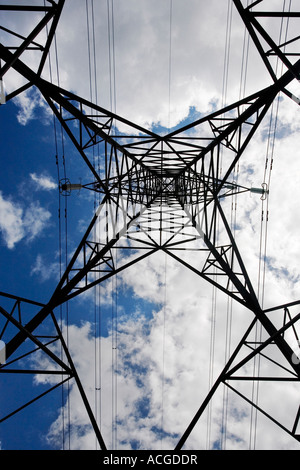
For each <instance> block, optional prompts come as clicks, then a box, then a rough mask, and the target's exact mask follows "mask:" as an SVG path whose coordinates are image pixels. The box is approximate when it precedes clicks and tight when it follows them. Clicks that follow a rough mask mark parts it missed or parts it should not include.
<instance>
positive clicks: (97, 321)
mask: <svg viewBox="0 0 300 470" xmlns="http://www.w3.org/2000/svg"><path fill="white" fill-rule="evenodd" d="M89 5H90V6H89ZM85 6H86V29H87V49H88V71H89V88H90V101H91V103H94V104H96V105H98V75H97V50H96V33H95V8H94V0H86V4H85ZM90 113H91V116H92V119H94V120H97V116H96V115H95V112H94V110H93V109H92V108H91V110H90ZM92 152H93V156H92V158H93V167H94V168H95V169H96V170H98V171H99V172H100V146H99V143H96V142H94V145H93V146H92ZM100 203H101V200H100V195H99V194H98V193H97V192H96V191H95V192H94V212H95V211H96V210H97V208H98V206H99V205H100ZM98 237H99V234H98V229H97V226H94V228H93V239H94V241H95V243H97V242H100V239H99V240H98ZM96 276H97V274H96V273H95V277H96ZM101 323H102V314H101V283H99V284H98V285H97V286H95V287H94V402H95V405H94V407H95V418H96V420H97V422H98V424H99V427H100V428H101V415H102V341H101ZM95 447H96V449H97V448H98V440H97V438H96V436H95Z"/></svg>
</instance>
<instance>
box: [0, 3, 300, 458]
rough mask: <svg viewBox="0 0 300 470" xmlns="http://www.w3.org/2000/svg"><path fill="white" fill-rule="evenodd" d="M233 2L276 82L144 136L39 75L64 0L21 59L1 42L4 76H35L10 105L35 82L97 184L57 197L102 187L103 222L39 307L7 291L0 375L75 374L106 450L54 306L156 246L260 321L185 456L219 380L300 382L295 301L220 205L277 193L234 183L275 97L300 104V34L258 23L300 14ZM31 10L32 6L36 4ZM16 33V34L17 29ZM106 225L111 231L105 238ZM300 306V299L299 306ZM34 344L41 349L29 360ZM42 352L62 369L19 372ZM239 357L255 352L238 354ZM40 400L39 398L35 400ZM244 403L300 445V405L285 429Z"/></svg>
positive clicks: (98, 219)
mask: <svg viewBox="0 0 300 470" xmlns="http://www.w3.org/2000/svg"><path fill="white" fill-rule="evenodd" d="M233 1H234V4H235V6H236V8H237V10H238V11H239V13H240V15H241V17H242V19H243V21H244V22H245V25H246V27H247V29H248V30H249V33H250V35H251V37H252V39H253V40H254V43H255V45H256V46H257V48H258V50H259V52H260V54H261V56H262V59H263V61H264V62H265V64H266V66H267V68H268V70H269V72H270V74H271V77H272V79H273V84H272V85H270V86H269V87H267V88H265V89H263V90H260V91H258V92H256V93H254V94H252V95H251V96H248V97H246V98H243V99H240V100H239V101H237V102H235V103H233V104H231V105H228V106H226V107H224V108H223V109H220V110H217V111H214V112H213V113H211V114H209V115H208V116H205V117H201V118H200V119H198V120H196V121H195V122H193V123H191V124H189V125H187V126H184V127H182V128H180V129H178V130H176V131H173V132H170V133H169V134H167V135H164V136H161V135H158V134H157V133H155V132H151V131H149V130H147V129H144V128H143V127H141V126H139V125H137V124H135V123H133V122H130V121H128V120H126V119H124V118H122V117H120V116H118V115H116V114H114V113H112V112H110V111H108V110H106V109H103V108H102V107H100V106H98V105H96V104H94V103H92V102H90V101H88V100H86V99H83V98H81V97H79V96H77V95H75V94H74V93H71V92H69V91H68V90H64V89H62V88H61V87H59V86H56V85H54V84H52V83H50V82H49V81H47V80H45V79H43V78H42V75H41V72H42V69H43V66H44V63H45V59H46V55H47V53H48V51H49V48H50V44H51V42H52V40H53V37H54V32H55V27H56V25H57V23H58V20H59V16H60V13H61V10H62V7H63V3H64V2H63V1H59V2H57V3H55V2H50V4H51V5H50V6H49V7H48V8H47V9H44V10H43V11H44V13H45V16H44V17H43V20H42V21H41V22H40V23H39V24H38V25H37V27H36V28H35V29H34V30H33V31H32V33H31V34H30V35H29V36H28V37H27V38H25V37H23V38H22V43H21V45H20V46H19V47H17V48H16V51H15V52H12V51H11V50H10V48H9V47H7V46H4V45H2V44H1V45H0V58H1V60H3V61H4V62H5V65H4V66H3V67H2V69H1V76H0V78H1V79H2V78H3V77H4V75H5V73H6V72H7V71H8V70H9V69H10V68H13V69H14V71H16V72H17V73H19V74H20V75H21V76H22V77H23V78H24V79H25V80H26V84H25V85H23V86H22V87H21V88H19V89H17V90H16V91H15V92H13V93H11V95H10V96H7V97H6V100H9V99H11V98H13V97H14V96H16V95H17V94H18V93H20V92H22V91H24V90H25V89H27V88H28V87H30V86H34V87H36V89H37V90H39V92H40V93H41V95H42V97H43V98H44V99H45V101H46V102H47V103H48V105H49V107H50V109H51V110H52V112H53V114H54V115H55V116H56V118H57V120H58V121H59V123H60V125H61V126H62V128H63V129H64V131H65V133H66V134H67V135H68V137H69V138H70V140H71V142H72V143H73V144H74V146H75V148H76V149H77V151H78V154H79V155H80V157H81V158H82V159H83V161H84V162H85V164H86V165H87V167H88V168H89V170H90V175H91V179H90V181H88V182H85V183H80V184H74V183H72V182H70V181H68V180H63V181H61V186H60V191H61V192H62V194H69V193H71V192H72V191H73V190H75V189H78V188H85V189H87V190H91V191H95V192H97V193H98V194H99V200H100V204H99V207H98V208H97V210H96V212H95V214H94V217H93V218H92V220H91V222H90V224H89V226H88V228H87V230H86V232H85V234H84V236H83V237H82V240H81V242H80V243H79V245H78V247H77V249H76V250H75V252H74V254H73V256H72V259H71V260H70V262H69V264H68V266H67V268H66V270H65V272H64V274H63V275H62V277H61V279H60V281H59V283H58V285H57V286H56V288H55V290H54V292H53V295H52V296H51V298H50V300H49V301H48V302H45V304H41V303H38V302H35V301H32V300H29V299H24V298H21V297H18V296H15V295H13V294H7V293H1V296H2V298H3V299H6V301H9V300H10V301H12V306H11V307H10V309H9V310H8V309H7V308H4V306H1V307H0V312H1V315H2V317H3V319H4V320H5V322H4V326H3V328H2V332H1V338H2V339H3V341H5V359H6V361H5V363H4V364H2V365H1V367H0V371H1V373H13V372H15V373H17V372H19V373H35V374H37V373H47V374H51V373H52V374H56V375H57V374H61V375H63V376H65V378H64V379H63V380H61V381H60V382H59V383H57V384H56V385H55V386H54V387H52V388H51V389H50V390H49V391H51V390H52V389H54V388H57V387H58V386H60V385H62V384H63V383H65V381H68V380H70V379H71V378H73V379H74V380H75V381H76V384H77V386H78V389H79V392H80V394H81V396H82V399H83V402H84V405H85V407H86V410H87V413H88V415H89V418H90V421H91V424H92V426H93V429H94V431H95V434H96V437H97V439H98V442H99V445H100V447H101V449H106V444H105V442H104V439H103V436H102V434H101V430H100V429H99V427H98V424H97V421H96V419H95V417H94V415H93V411H92V409H91V406H90V404H89V402H88V399H87V396H86V394H85V391H84V388H83V387H82V384H81V381H80V378H79V376H78V374H77V371H76V367H75V365H74V363H73V361H72V357H71V355H70V353H69V351H68V348H67V345H66V342H65V340H64V337H63V335H62V332H61V330H60V327H59V325H58V322H57V319H56V317H55V314H54V311H55V309H57V308H58V307H59V306H61V305H63V304H64V303H66V302H67V301H69V300H71V299H72V298H74V297H77V296H79V295H81V294H83V293H84V292H86V291H87V290H88V289H91V288H92V287H94V286H96V285H99V284H100V283H102V282H104V281H105V280H107V279H109V278H110V277H112V276H114V275H116V274H117V273H119V272H121V271H123V270H125V269H126V268H128V267H129V266H131V265H132V264H135V263H137V262H139V261H140V260H142V259H144V258H146V257H148V256H150V255H152V254H153V253H156V252H158V251H162V252H164V253H166V254H167V255H169V256H171V257H172V258H173V259H175V260H177V261H178V262H179V263H181V264H182V265H184V266H185V267H186V268H187V269H190V270H192V271H193V272H194V273H195V274H197V275H198V276H199V277H200V278H202V279H204V280H206V281H207V282H208V283H210V284H211V285H213V286H214V287H216V288H218V289H220V290H221V291H222V292H223V293H224V294H226V295H227V296H228V297H230V298H232V299H234V300H235V301H236V302H238V303H239V304H241V305H242V306H243V307H244V308H246V309H248V310H249V311H251V312H252V314H253V321H252V322H251V323H250V325H249V327H248V328H247V329H246V330H245V331H244V332H243V334H242V336H241V339H240V341H239V343H238V344H237V346H236V349H235V350H234V351H233V353H232V354H231V356H230V358H229V360H228V361H227V363H226V365H225V367H224V369H223V370H222V372H221V373H220V375H219V377H218V378H217V379H216V381H215V383H214V384H213V386H212V388H211V390H210V391H209V393H208V395H207V397H206V398H205V400H204V401H203V402H202V403H201V404H199V407H198V410H197V411H196V413H195V415H194V417H193V418H192V419H191V422H190V424H189V426H188V427H187V429H185V430H183V432H182V436H181V438H180V440H179V442H178V444H177V446H176V449H177V450H178V449H181V448H182V447H183V446H184V445H185V443H186V441H187V439H188V437H189V435H190V433H191V432H192V430H193V428H194V427H195V425H196V424H197V422H198V421H199V419H200V418H201V416H202V414H203V412H204V411H205V410H206V409H207V406H208V405H209V403H210V401H211V400H212V397H213V396H214V394H215V392H216V390H217V389H218V388H219V387H220V386H221V385H222V384H225V385H226V386H228V387H229V388H233V387H232V386H231V383H232V382H233V381H238V380H249V381H253V380H259V381H268V380H274V381H276V380H279V378H278V377H272V378H271V377H267V376H264V375H263V374H261V375H260V376H259V377H255V376H254V375H251V374H248V375H247V374H244V372H243V367H244V366H245V365H247V364H250V363H251V361H253V360H254V359H255V358H257V357H262V356H264V357H265V358H267V359H268V360H270V361H272V362H273V364H274V365H275V367H277V368H278V370H281V371H284V375H283V376H281V377H280V380H283V381H286V382H288V381H299V373H300V365H299V361H297V360H295V353H294V351H293V349H292V347H291V343H290V342H289V341H288V340H287V335H286V333H287V332H291V333H292V335H294V336H295V337H296V338H297V334H296V330H295V324H296V322H297V321H298V320H299V317H300V314H298V315H296V316H292V315H291V314H290V307H291V306H292V304H291V305H282V306H275V307H274V308H273V309H269V310H264V309H263V308H262V307H261V305H260V302H259V300H258V298H257V294H256V293H255V289H254V287H253V285H252V283H251V279H250V277H249V275H248V272H247V268H246V266H245V264H244V262H243V258H242V254H241V253H240V251H239V248H238V246H237V243H236V241H235V237H234V234H233V233H232V230H231V228H230V224H229V222H228V220H227V217H226V215H225V212H224V207H223V203H224V201H226V200H227V199H228V198H232V197H233V196H234V195H236V194H239V193H242V192H245V191H252V192H258V193H260V194H261V196H262V197H267V191H268V188H266V187H263V188H261V189H260V188H247V187H243V186H241V185H238V184H237V183H235V182H232V181H231V179H230V178H231V175H232V172H233V170H234V168H235V166H236V165H237V163H238V162H239V160H240V158H241V157H242V155H243V153H244V152H245V150H246V148H247V146H248V144H249V143H250V142H251V140H252V138H253V136H254V134H255V132H256V131H257V129H258V128H259V126H260V124H261V122H262V121H263V119H264V117H265V116H266V114H267V112H268V111H269V109H270V107H271V106H272V103H273V102H274V100H275V98H276V97H277V95H278V93H279V92H284V93H286V94H287V95H288V96H289V97H291V98H292V99H293V100H294V101H296V102H298V100H297V98H296V97H295V95H294V94H293V93H291V92H289V91H288V86H289V85H290V84H291V83H292V82H294V80H295V78H297V79H299V73H300V61H299V60H296V61H295V62H294V63H291V62H290V61H289V60H288V54H287V53H286V51H284V50H283V49H284V47H287V46H288V45H290V44H293V45H294V43H295V42H296V40H297V38H296V37H295V38H294V39H290V40H289V41H285V42H283V43H280V44H276V43H275V42H274V40H273V39H272V40H271V38H270V36H269V34H268V32H267V31H266V30H265V29H264V28H263V27H262V26H261V25H260V23H259V22H258V19H257V18H260V17H266V16H268V15H269V16H270V17H275V18H285V17H286V18H290V17H294V18H297V17H299V16H300V14H299V13H297V14H295V13H294V14H293V15H292V14H291V13H290V14H288V13H286V14H285V15H282V14H281V15H280V12H272V13H271V12H263V11H261V10H255V7H256V6H257V5H259V4H260V3H262V2H254V3H253V4H252V5H250V6H248V7H243V5H242V2H240V1H239V0H233ZM11 8H12V9H13V7H11ZM14 8H16V9H17V7H14ZM18 8H19V10H20V9H21V7H18ZM22 8H23V9H28V10H30V7H29V6H28V7H22ZM0 9H2V10H8V9H9V7H5V6H1V7H0ZM50 21H51V22H52V23H51V26H50V33H49V36H48V39H47V41H46V43H45V45H44V46H41V45H39V46H37V45H36V43H35V38H36V36H37V35H38V33H39V32H40V31H41V29H42V28H44V27H45V25H46V24H48V22H50ZM10 33H11V34H12V32H11V31H10ZM258 34H261V35H262V37H263V39H264V43H267V44H268V45H269V47H270V48H271V49H270V50H269V51H265V50H264V49H263V46H262V45H261V39H260V38H259V37H258ZM33 46H34V47H35V48H37V49H39V50H40V51H42V58H41V62H40V65H39V68H38V70H36V71H35V70H32V69H31V68H30V67H29V66H28V65H26V63H25V62H24V61H23V60H21V56H22V54H23V53H24V51H26V50H27V49H29V48H31V47H33ZM270 55H275V56H276V58H279V59H280V60H281V61H282V62H283V64H284V66H285V71H284V72H283V73H281V74H279V76H278V75H277V74H276V72H275V71H274V68H273V66H272V65H271V64H270V62H269V56H270ZM295 55H296V54H293V56H295ZM3 112H4V111H3ZM95 146H100V148H101V158H100V167H98V166H96V165H95V162H94V161H93V159H92V158H91V153H90V150H91V149H92V148H93V147H95ZM221 160H222V168H223V173H222V175H221V172H220V167H221ZM101 225H102V226H103V225H104V226H105V228H106V230H104V231H101V230H100V226H101ZM95 233H97V236H95ZM220 234H221V235H220ZM191 248H192V249H193V250H195V252H196V255H195V257H194V259H195V263H192V262H191V261H190V260H186V259H185V257H184V253H185V251H187V250H189V249H191ZM125 249H126V253H130V256H117V253H118V252H122V253H124V250H125ZM116 258H118V262H116ZM298 303H300V301H299V302H295V303H294V304H296V305H297V304H298ZM275 310H280V311H282V324H281V326H280V327H279V326H278V325H275V324H274V322H273V320H272V315H271V314H270V313H271V312H273V311H275ZM46 321H48V322H51V324H52V326H53V327H54V329H55V331H56V333H55V334H54V335H53V336H51V337H49V336H48V337H47V338H46V339H44V337H43V336H42V334H41V333H40V328H41V327H42V326H43V325H44V323H45V322H46ZM256 324H260V325H261V326H262V327H263V329H264V332H265V339H264V340H262V341H260V342H256V343H255V344H253V343H251V341H250V335H251V333H252V331H253V329H254V327H255V325H256ZM25 342H26V344H28V343H29V344H31V345H32V346H33V347H34V349H30V350H29V351H28V350H26V353H24V351H23V347H24V345H25ZM53 342H60V344H61V346H62V349H63V351H64V357H65V359H64V360H62V359H61V358H60V357H58V356H57V355H56V354H54V353H53V351H52V350H51V347H49V346H50V345H51V344H52V343H53ZM274 346H275V348H276V351H277V353H278V356H276V360H274V359H273V353H272V351H273V349H274ZM35 351H40V352H43V354H45V355H46V356H47V357H48V359H49V361H52V363H53V365H54V367H53V370H49V368H47V370H44V371H43V370H24V369H23V370H22V368H21V366H20V368H19V369H18V368H16V365H18V363H19V361H20V359H22V358H23V357H24V355H25V354H33V353H34V352H35ZM241 351H247V352H246V353H245V352H244V353H243V354H241ZM238 374H240V375H238ZM47 393H48V392H47ZM237 393H239V392H237ZM239 394H240V393H239ZM43 395H44V394H43ZM240 395H241V394H240ZM38 398H40V397H36V398H35V399H34V400H32V401H35V400H36V399H38ZM243 398H244V399H245V400H246V401H248V402H250V404H251V405H252V406H253V407H255V408H257V409H258V410H259V411H260V412H262V413H263V414H264V415H266V416H268V417H269V418H270V419H271V420H272V421H273V422H275V423H276V424H277V425H278V426H279V427H280V428H282V429H284V430H285V431H286V432H287V433H288V434H290V435H291V436H293V437H294V438H295V439H296V440H300V435H299V431H298V422H299V417H300V411H299V410H300V408H299V409H296V410H295V414H294V416H292V417H291V425H290V427H287V426H286V425H283V424H282V423H281V422H279V421H277V420H276V419H275V418H274V417H273V416H271V415H270V414H268V413H267V412H266V411H264V410H263V409H261V408H259V407H258V405H257V404H256V403H255V402H254V401H251V400H249V398H247V397H243ZM30 403H31V401H30V402H28V403H25V404H23V405H21V406H20V407H19V408H18V409H17V410H15V411H13V412H10V413H9V414H8V415H7V416H5V417H4V418H2V420H1V421H3V420H5V419H7V418H8V417H9V416H11V415H13V414H15V413H16V412H18V411H20V410H22V409H23V408H24V407H26V406H28V405H29V404H30Z"/></svg>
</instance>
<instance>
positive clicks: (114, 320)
mask: <svg viewBox="0 0 300 470" xmlns="http://www.w3.org/2000/svg"><path fill="white" fill-rule="evenodd" d="M107 33H108V66H109V94H110V110H111V112H113V113H114V114H116V112H117V87H116V47H115V9H114V0H107ZM113 126H114V124H113V123H112V128H113ZM116 158H117V155H116ZM114 171H117V169H116V167H114ZM115 176H118V175H117V173H116V175H115ZM108 203H109V202H108ZM110 216H111V217H112V214H111V215H110ZM117 250H118V248H116V250H115V256H114V264H115V268H116V267H117V266H116V265H117ZM111 289H112V291H111V295H112V311H111V324H112V331H111V344H112V346H111V348H112V357H111V360H112V375H111V387H112V395H111V399H112V403H111V406H112V408H111V422H112V424H111V428H112V436H111V439H112V448H113V449H115V448H117V444H118V420H117V415H118V278H117V274H115V275H114V276H113V279H112V284H111Z"/></svg>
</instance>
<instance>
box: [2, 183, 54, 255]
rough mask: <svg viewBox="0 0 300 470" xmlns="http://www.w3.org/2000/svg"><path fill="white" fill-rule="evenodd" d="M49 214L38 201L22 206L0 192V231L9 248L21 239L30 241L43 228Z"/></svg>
mask: <svg viewBox="0 0 300 470" xmlns="http://www.w3.org/2000/svg"><path fill="white" fill-rule="evenodd" d="M50 217H51V214H50V212H49V211H48V210H46V209H44V208H42V207H41V206H40V204H39V203H38V202H35V203H31V204H30V205H29V207H27V208H23V206H22V205H21V204H19V203H16V202H14V201H13V200H11V199H9V198H5V197H3V195H2V193H1V192H0V231H1V232H2V238H3V240H4V242H5V244H6V246H7V247H8V248H10V249H12V248H14V247H15V245H16V244H17V243H18V242H20V241H21V240H22V239H27V240H29V241H32V240H33V239H35V238H36V237H37V236H38V235H40V234H41V232H42V231H43V230H44V228H45V226H46V225H47V223H48V221H49V219H50Z"/></svg>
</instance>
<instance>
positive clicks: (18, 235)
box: [0, 193, 24, 248]
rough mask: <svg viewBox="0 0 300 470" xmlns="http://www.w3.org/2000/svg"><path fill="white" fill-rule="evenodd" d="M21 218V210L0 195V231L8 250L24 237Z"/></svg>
mask: <svg viewBox="0 0 300 470" xmlns="http://www.w3.org/2000/svg"><path fill="white" fill-rule="evenodd" d="M22 216H23V209H22V208H21V207H20V206H18V205H16V204H13V203H12V202H11V201H10V200H7V199H4V198H3V196H2V194H1V193H0V230H1V232H2V237H3V239H4V241H5V243H6V245H7V247H8V248H13V247H14V246H15V244H16V243H18V242H19V241H20V240H22V238H23V237H24V227H23V222H22Z"/></svg>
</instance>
